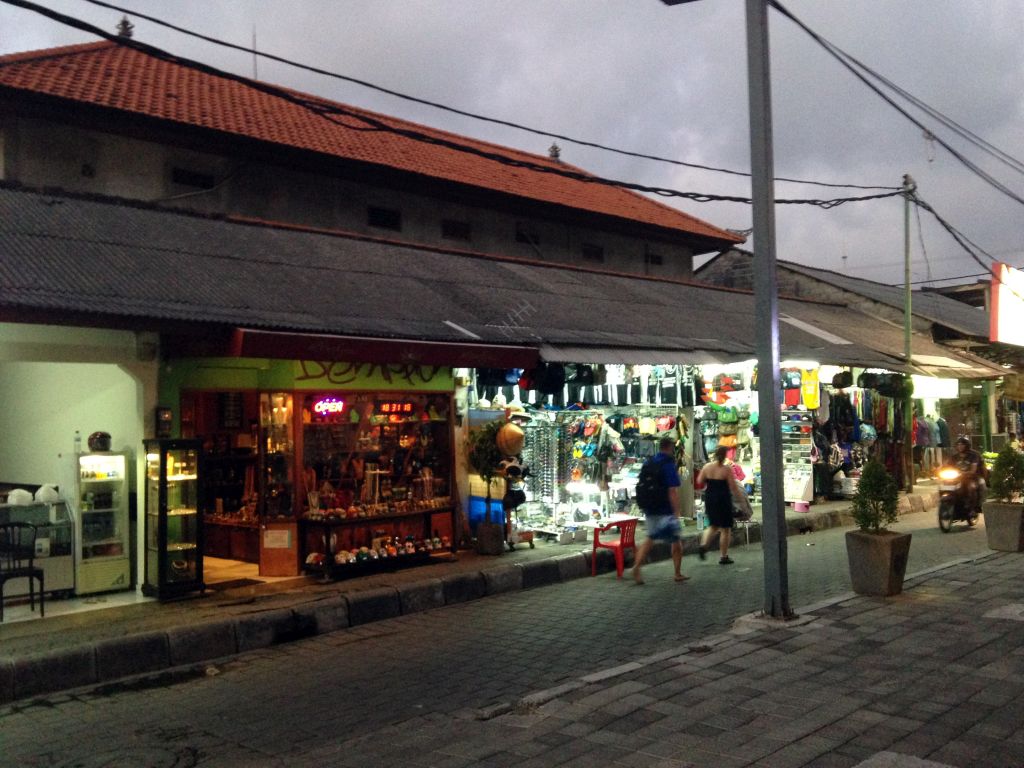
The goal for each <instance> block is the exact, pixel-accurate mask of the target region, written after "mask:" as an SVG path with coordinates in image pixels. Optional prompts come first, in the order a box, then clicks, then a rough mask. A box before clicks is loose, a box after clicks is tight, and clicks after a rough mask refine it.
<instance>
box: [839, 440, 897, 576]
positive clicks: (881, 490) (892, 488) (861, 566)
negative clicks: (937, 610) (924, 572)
mask: <svg viewBox="0 0 1024 768" xmlns="http://www.w3.org/2000/svg"><path fill="white" fill-rule="evenodd" d="M898 493H899V492H898V490H897V488H896V481H895V480H894V479H893V478H892V477H891V476H890V475H889V473H888V472H887V471H886V469H885V467H884V466H882V464H881V463H880V462H878V461H877V460H872V461H869V462H868V463H867V464H866V465H865V466H864V470H863V471H862V472H861V476H860V482H859V483H858V484H857V492H856V493H855V494H854V496H853V518H854V521H855V522H856V524H857V530H856V531H848V532H847V534H846V555H847V559H848V561H849V563H850V581H851V582H852V583H853V591H854V592H857V593H858V594H861V595H880V596H889V595H898V594H899V593H900V592H902V591H903V577H904V576H905V575H906V572H907V558H908V557H909V555H910V534H909V533H899V532H897V531H890V530H888V529H887V528H886V526H887V525H890V524H892V523H895V522H896V520H897V517H898V513H897V504H898Z"/></svg>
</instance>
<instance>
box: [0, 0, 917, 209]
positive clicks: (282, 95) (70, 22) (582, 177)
mask: <svg viewBox="0 0 1024 768" xmlns="http://www.w3.org/2000/svg"><path fill="white" fill-rule="evenodd" d="M0 2H3V3H6V4H7V5H12V6H15V7H18V8H23V9H25V10H29V11H33V12H35V13H38V14H40V15H42V16H45V17H47V18H50V19H53V20H54V21H57V22H60V23H61V24H65V25H67V26H70V27H73V28H75V29H80V30H82V31H84V32H88V33H89V34H92V35H96V36H97V37H101V38H103V39H105V40H109V41H110V42H113V43H117V44H118V45H121V46H124V47H128V48H133V49H134V50H137V51H139V52H140V53H143V54H145V55H148V56H152V57H154V58H158V59H161V60H163V61H168V62H171V63H174V64H177V65H180V66H184V67H188V68H190V69H195V70H197V71H200V72H203V73H205V74H208V75H212V76H215V77H220V78H223V79H225V80H231V81H234V82H237V83H241V84H243V85H245V86H247V87H250V88H252V89H254V90H257V91H260V92H262V93H266V94H268V95H270V96H274V97H276V98H279V99H282V100H284V101H287V102H289V103H291V104H295V105H297V106H300V107H302V108H303V109H306V110H308V111H309V112H311V113H313V114H315V115H318V116H319V117H321V118H323V119H325V120H327V121H329V122H331V123H333V124H334V125H337V126H340V127H342V128H345V129H347V130H354V131H381V132H385V133H391V134H394V135H397V136H402V137H404V138H407V139H410V140H412V141H417V142H421V143H424V144H432V145H435V146H441V147H444V148H446V149H451V150H453V151H456V152H462V153H466V154H471V155H475V156H477V157H482V158H485V159H487V160H492V161H494V162H496V163H500V164H502V165H507V166H511V167H517V168H526V169H528V170H531V171H536V172H538V173H548V174H552V175H555V176H563V177H566V178H570V179H573V180H575V181H580V182H583V183H587V184H603V185H605V186H611V187H619V188H622V189H629V190H633V191H635V192H647V193H650V194H655V195H660V196H662V197H676V198H682V199H686V200H693V201H694V202H700V203H705V202H733V203H743V204H746V205H750V204H751V200H750V198H749V197H740V196H736V195H714V194H708V193H702V192H682V191H679V190H675V189H671V188H668V187H652V186H648V185H644V184H638V183H635V182H628V181H620V180H616V179H608V178H604V177H601V176H592V175H589V174H585V173H581V172H579V171H574V170H571V169H569V168H560V167H556V166H553V165H545V164H541V163H536V162H533V161H530V160H522V159H518V158H513V157H509V156H508V155H504V154H501V153H499V152H490V151H485V150H482V149H479V148H477V147H471V146H468V145H466V144H462V143H459V142H457V141H453V140H451V139H447V138H443V137H441V136H438V135H431V134H427V133H423V132H422V131H417V130H414V129H412V128H399V127H397V126H394V125H391V124H389V123H387V122H386V121H384V120H380V119H378V118H376V117H372V116H371V115H369V114H365V113H361V112H357V111H354V110H352V109H348V108H346V107H344V106H342V105H339V104H333V103H330V102H327V101H326V100H322V99H317V98H315V97H305V96H300V95H298V94H296V93H295V92H294V91H290V90H288V89H285V88H279V87H277V86H274V85H269V84H267V83H263V82H261V81H258V80H252V79H250V78H247V77H242V76H241V75H236V74H233V73H231V72H227V71H225V70H221V69H218V68H216V67H213V66H210V65H208V64H203V63H202V62H199V61H195V60H193V59H189V58H186V57H184V56H178V55H176V54H172V53H170V52H168V51H165V50H163V49H161V48H157V47H156V46H152V45H149V44H147V43H143V42H140V41H138V40H135V39H133V38H128V37H122V36H119V35H114V34H112V33H110V32H107V31H105V30H103V29H100V28H99V27H96V26H95V25H93V24H90V23H88V22H86V21H83V20H81V19H78V18H75V17H73V16H68V15H66V14H63V13H59V12H58V11H54V10H52V9H50V8H45V7H43V6H40V5H38V4H36V3H33V2H30V1H29V0H0ZM336 116H341V117H346V118H350V119H351V120H355V121H358V123H359V124H361V125H354V124H352V123H351V122H341V121H339V120H336V119H335V117H336ZM883 189H893V188H889V187H884V188H883ZM902 194H903V192H902V190H901V189H900V188H895V189H893V191H890V192H884V193H878V194H874V195H862V196H859V197H844V198H832V199H778V200H776V201H775V203H776V204H779V205H812V206H816V207H819V208H823V209H826V210H827V209H830V208H835V207H837V206H840V205H843V204H844V203H850V202H864V201H867V200H881V199H884V198H887V197H896V196H898V195H902Z"/></svg>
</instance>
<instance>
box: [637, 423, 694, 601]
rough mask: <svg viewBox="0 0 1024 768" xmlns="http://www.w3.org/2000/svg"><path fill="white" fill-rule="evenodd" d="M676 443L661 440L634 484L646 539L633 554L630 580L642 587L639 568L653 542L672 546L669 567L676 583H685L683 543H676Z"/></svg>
mask: <svg viewBox="0 0 1024 768" xmlns="http://www.w3.org/2000/svg"><path fill="white" fill-rule="evenodd" d="M675 446H676V442H675V440H674V439H673V438H671V437H663V438H661V441H660V442H659V443H658V449H659V450H658V453H656V454H654V456H652V457H651V458H649V459H648V460H647V461H646V462H644V466H643V467H642V468H641V470H640V478H639V479H638V480H637V484H636V500H637V504H638V505H639V506H640V509H641V510H643V513H644V516H645V517H646V528H647V538H646V539H644V541H643V543H642V544H641V545H640V548H639V549H638V550H637V551H636V556H635V557H636V564H635V565H634V566H633V580H634V581H635V582H636V583H637V584H643V583H644V580H643V577H642V576H641V574H640V567H641V566H642V565H643V564H644V561H645V560H646V559H647V555H648V554H649V553H650V551H651V547H652V546H654V542H655V541H668V542H671V544H672V565H673V566H674V567H675V579H676V581H685V580H686V579H688V578H689V576H683V574H682V573H681V572H680V568H681V567H682V564H683V543H682V542H681V541H680V540H679V537H680V534H681V529H680V527H679V514H680V506H679V505H680V499H679V486H680V481H679V473H678V472H676V459H675Z"/></svg>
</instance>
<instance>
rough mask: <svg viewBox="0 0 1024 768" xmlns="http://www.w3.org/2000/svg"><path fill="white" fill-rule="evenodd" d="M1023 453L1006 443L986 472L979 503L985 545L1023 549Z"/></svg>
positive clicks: (1006, 549)
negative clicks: (985, 492) (983, 494)
mask: <svg viewBox="0 0 1024 768" xmlns="http://www.w3.org/2000/svg"><path fill="white" fill-rule="evenodd" d="M1022 493H1024V455H1021V454H1020V453H1019V452H1018V451H1016V450H1014V449H1013V448H1011V447H1010V446H1009V445H1005V446H1003V449H1002V450H1001V451H1000V452H999V454H998V455H997V456H996V460H995V463H994V464H993V465H992V470H991V471H990V473H989V489H988V496H989V501H986V502H985V503H984V504H983V505H982V513H983V514H984V515H985V536H986V538H987V539H988V548H989V549H996V550H999V551H1001V552H1020V551H1021V550H1024V504H1022V503H1021V495H1022Z"/></svg>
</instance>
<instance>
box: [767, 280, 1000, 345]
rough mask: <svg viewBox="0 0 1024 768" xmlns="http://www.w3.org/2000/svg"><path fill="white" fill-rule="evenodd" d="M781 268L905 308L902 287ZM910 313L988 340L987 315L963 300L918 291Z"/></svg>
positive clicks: (913, 296) (914, 295)
mask: <svg viewBox="0 0 1024 768" xmlns="http://www.w3.org/2000/svg"><path fill="white" fill-rule="evenodd" d="M780 265H782V266H785V268H786V269H791V270H793V271H795V272H800V273H801V274H804V275H807V276H809V277H813V278H816V279H818V280H822V281H824V282H826V283H831V284H832V285H834V286H836V287H837V288H842V289H843V290H845V291H850V292H851V293H856V294H858V295H860V296H864V297H865V298H868V299H871V300H873V301H877V302H879V303H881V304H886V305H888V306H890V307H895V308H896V309H903V299H904V291H903V287H902V286H898V285H885V284H883V283H876V282H874V281H873V280H863V279H861V278H857V277H849V276H848V275H841V274H839V273H838V272H832V271H831V270H828V269H818V268H816V267H808V266H806V265H804V264H795V263H794V262H791V261H787V262H780ZM911 311H912V312H913V314H915V315H917V316H919V317H923V318H925V319H927V320H930V321H931V322H933V323H936V324H938V325H944V326H946V327H948V328H952V329H953V330H955V331H958V332H960V333H962V334H965V335H967V336H976V337H979V338H983V339H986V340H987V339H988V332H989V327H988V324H989V319H988V315H987V314H986V313H985V312H984V311H982V310H981V309H978V308H977V307H972V306H969V305H967V304H964V303H963V302H962V301H957V300H956V299H951V298H949V297H948V296H943V295H941V294H938V293H932V292H930V291H920V290H916V291H911Z"/></svg>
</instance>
